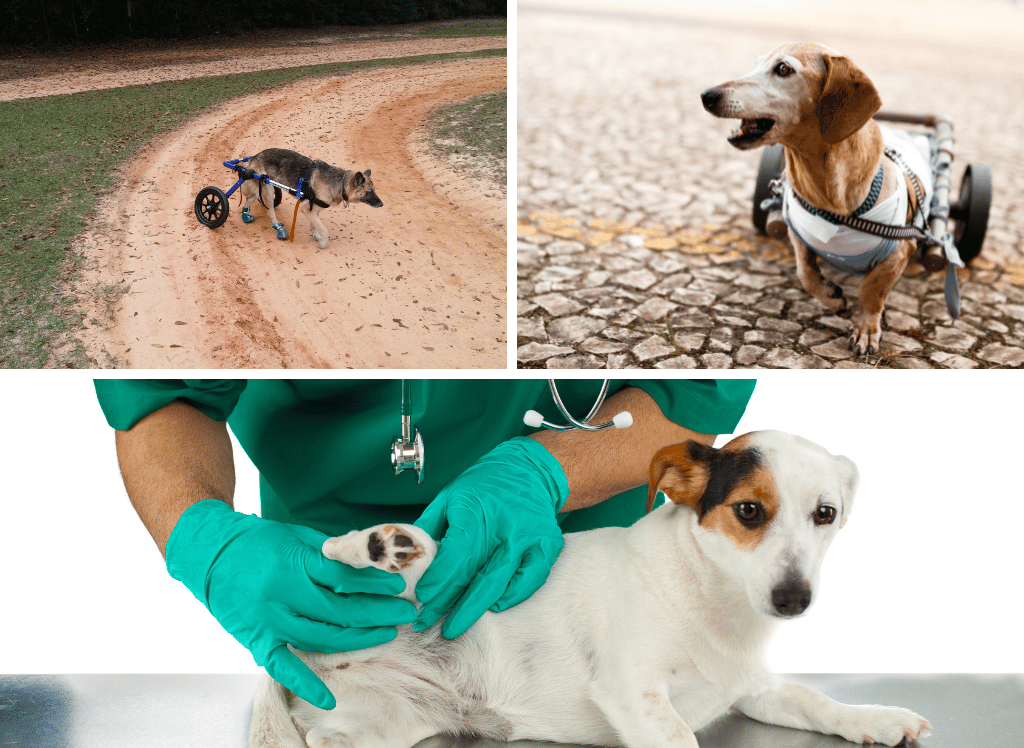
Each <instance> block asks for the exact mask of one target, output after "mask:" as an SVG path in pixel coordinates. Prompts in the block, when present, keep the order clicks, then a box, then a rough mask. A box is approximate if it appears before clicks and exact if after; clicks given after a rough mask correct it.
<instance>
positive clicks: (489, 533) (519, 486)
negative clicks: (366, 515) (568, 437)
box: [414, 437, 569, 639]
mask: <svg viewBox="0 0 1024 748" xmlns="http://www.w3.org/2000/svg"><path fill="white" fill-rule="evenodd" d="M568 496H569V484H568V482H567V481H566V478H565V472H564V471H563V470H562V466H561V465H560V464H559V463H558V461H557V460H556V459H555V458H554V457H552V456H551V453H550V452H548V451H547V449H545V448H544V447H543V446H541V444H540V443H538V442H536V441H534V440H533V439H527V438H526V437H517V438H515V439H511V440H509V441H507V442H504V443H502V444H499V445H498V446H497V447H495V448H494V449H492V450H491V451H490V452H488V453H487V454H486V455H484V456H483V457H481V458H480V459H479V460H478V461H477V462H476V463H475V464H474V465H473V466H472V467H470V468H469V469H468V470H466V471H465V472H464V473H462V475H460V476H459V477H458V478H456V479H455V480H454V481H452V482H451V483H449V484H448V486H446V487H445V488H444V490H443V491H441V493H439V494H438V495H437V498H435V499H434V500H433V501H432V502H431V503H430V505H429V506H428V507H427V508H426V510H425V511H424V512H423V514H422V516H421V517H420V518H419V519H418V520H417V521H416V526H417V527H420V528H422V529H423V530H425V531H426V532H428V533H430V535H431V537H433V538H434V539H435V540H438V541H439V547H438V552H437V557H436V558H435V559H434V561H433V563H431V564H430V567H429V568H428V569H427V571H426V573H424V575H423V578H422V579H420V581H419V583H418V584H417V585H416V598H417V599H418V600H419V601H420V602H421V603H423V607H422V609H421V610H420V615H419V617H418V618H417V619H416V623H415V625H414V628H415V629H417V630H423V629H426V628H429V627H430V626H433V625H434V624H435V623H437V622H438V621H439V620H440V619H441V618H442V617H443V616H444V615H445V614H446V613H448V616H447V618H445V621H444V623H443V624H442V626H441V633H442V634H443V635H444V636H446V637H447V638H449V639H454V638H455V637H457V636H460V635H461V634H463V633H464V632H465V631H466V630H467V629H468V628H469V627H470V626H472V625H473V624H474V623H476V621H477V619H478V618H480V616H482V615H483V614H484V612H485V611H487V610H493V611H495V612H498V611H502V610H506V609H508V608H511V607H512V606H513V605H518V604H519V603H521V602H523V600H526V599H527V598H528V597H529V596H530V595H532V594H533V593H534V592H536V591H537V590H538V589H539V588H540V586H541V585H542V584H544V581H545V580H546V579H547V577H548V574H549V573H550V571H551V566H552V565H553V564H554V563H555V559H557V558H558V554H559V552H561V550H562V545H563V542H564V541H563V539H562V531H561V529H560V528H559V527H558V523H557V522H556V519H555V518H556V516H557V514H558V510H559V509H561V508H562V505H563V504H565V500H566V499H567V498H568ZM453 606H454V607H453ZM449 609H451V612H450V613H449Z"/></svg>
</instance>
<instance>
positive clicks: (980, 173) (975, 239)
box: [949, 163, 992, 263]
mask: <svg viewBox="0 0 1024 748" xmlns="http://www.w3.org/2000/svg"><path fill="white" fill-rule="evenodd" d="M991 204H992V170H991V169H989V168H988V166H986V165H985V164H978V163H974V164H968V165H967V169H965V170H964V177H963V179H962V180H961V181H960V197H959V199H958V200H957V201H956V202H953V203H950V206H949V217H950V218H951V219H952V220H953V221H955V222H956V223H955V225H954V226H953V227H952V234H953V243H954V244H955V245H956V248H957V251H958V252H959V253H960V259H961V260H963V261H964V262H965V263H966V262H970V261H971V260H973V259H974V258H975V257H977V256H978V255H979V254H980V253H981V245H982V243H983V242H984V241H985V230H986V229H987V228H988V213H989V207H990V206H991Z"/></svg>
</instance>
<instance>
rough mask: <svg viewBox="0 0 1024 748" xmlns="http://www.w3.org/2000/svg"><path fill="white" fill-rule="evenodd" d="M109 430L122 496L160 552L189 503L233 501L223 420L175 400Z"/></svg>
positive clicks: (232, 466) (230, 460) (228, 444)
mask: <svg viewBox="0 0 1024 748" xmlns="http://www.w3.org/2000/svg"><path fill="white" fill-rule="evenodd" d="M114 435H115V436H114V441H115V444H116V446H117V460H118V464H119V465H120V468H121V477H122V478H123V479H124V485H125V489H126V490H127V491H128V498H129V499H130V500H131V502H132V505H133V506H134V507H135V511H136V513H138V515H139V519H141V520H142V524H144V525H145V526H146V529H147V530H149V534H150V535H151V536H152V537H153V540H154V541H155V542H156V545H157V548H159V549H160V553H161V554H163V553H164V552H165V549H166V547H167V539H168V537H170V534H171V530H173V529H174V526H175V524H177V522H178V519H179V518H180V517H181V515H182V513H183V512H184V511H185V510H186V509H188V508H189V507H190V506H192V505H193V504H195V503H197V502H199V501H202V500H204V499H217V500H218V501H223V502H224V503H225V504H227V505H228V506H234V504H233V497H234V493H235V464H234V460H233V458H232V451H231V439H230V437H229V436H228V428H227V423H226V422H224V421H216V420H214V419H213V418H210V417H209V416H207V415H205V414H204V413H202V412H201V411H200V410H198V409H197V408H194V407H193V406H191V405H189V404H188V403H186V402H184V401H182V400H175V401H174V402H172V403H170V404H169V405H166V406H164V407H163V408H160V409H159V410H157V411H155V412H153V413H150V414H149V415H148V416H146V417H144V418H143V419H142V420H141V421H138V422H137V423H136V424H135V425H134V426H132V427H131V428H130V429H128V430H127V431H119V430H118V431H115V432H114Z"/></svg>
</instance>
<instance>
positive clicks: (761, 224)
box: [753, 145, 786, 234]
mask: <svg viewBox="0 0 1024 748" xmlns="http://www.w3.org/2000/svg"><path fill="white" fill-rule="evenodd" d="M785 169H786V149H785V148H784V147H783V146H781V145H767V146H765V147H764V148H763V149H762V150H761V163H760V164H758V167H757V181H756V182H754V214H753V220H754V228H756V229H757V230H758V231H760V232H761V233H762V234H763V233H764V229H765V224H766V223H767V221H768V213H767V211H764V210H761V202H762V201H763V200H765V199H767V198H769V197H771V196H772V191H771V189H770V188H769V184H771V181H772V180H773V179H778V178H779V177H781V176H782V172H783V171H785Z"/></svg>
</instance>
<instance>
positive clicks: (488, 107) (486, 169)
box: [430, 91, 508, 184]
mask: <svg viewBox="0 0 1024 748" xmlns="http://www.w3.org/2000/svg"><path fill="white" fill-rule="evenodd" d="M507 98H508V92H507V91H497V92H495V93H491V94H483V95H481V96H474V97H473V98H471V99H467V100H465V101H460V102H458V103H456V104H452V105H450V106H446V107H442V108H441V109H438V110H436V111H434V112H432V113H431V116H430V130H431V134H432V138H433V143H432V146H433V150H434V152H435V154H437V155H438V156H440V157H441V158H444V159H448V158H451V157H453V156H454V157H455V159H454V161H455V164H456V168H458V169H459V170H460V171H463V172H464V173H466V174H468V175H470V176H473V177H486V178H489V179H493V180H495V181H497V182H498V183H500V184H505V181H506V174H507V173H508V171H507V167H508V116H507V114H506V113H507V111H508V105H507Z"/></svg>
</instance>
